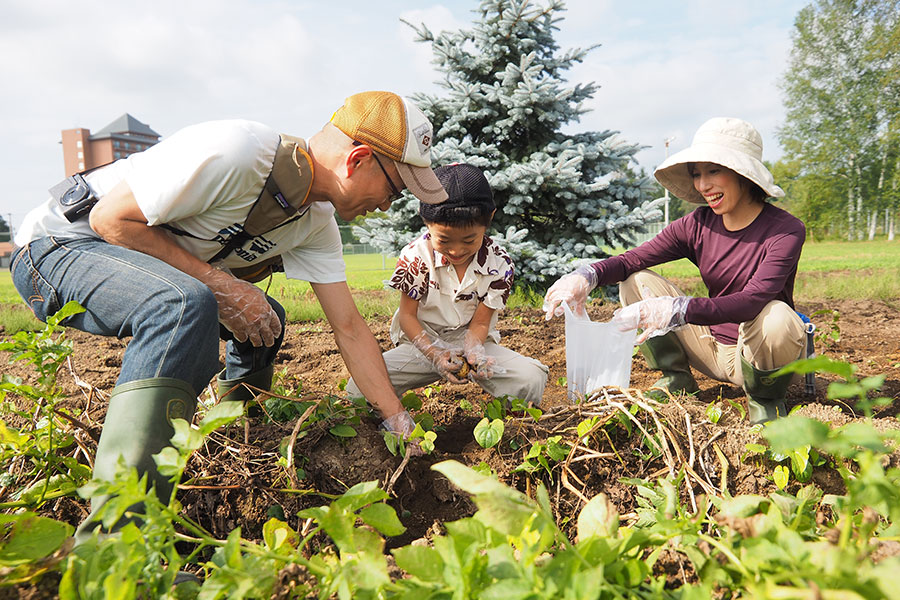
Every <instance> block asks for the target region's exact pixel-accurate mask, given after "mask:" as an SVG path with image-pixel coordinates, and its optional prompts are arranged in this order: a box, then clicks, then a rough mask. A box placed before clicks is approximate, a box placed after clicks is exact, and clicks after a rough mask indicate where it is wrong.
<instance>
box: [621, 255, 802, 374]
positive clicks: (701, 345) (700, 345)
mask: <svg viewBox="0 0 900 600" xmlns="http://www.w3.org/2000/svg"><path fill="white" fill-rule="evenodd" d="M645 288H646V292H645V291H644V290H645ZM645 294H646V295H645ZM684 295H685V294H684V292H682V291H681V290H679V289H678V288H677V287H676V286H674V285H673V284H672V283H671V282H669V281H668V280H667V279H665V278H664V277H661V276H659V275H657V274H656V273H654V272H652V271H646V270H645V271H638V272H637V273H634V274H633V275H631V276H630V277H629V278H628V279H626V280H625V281H623V282H622V283H620V284H619V296H620V298H621V299H622V305H623V306H628V305H629V304H633V303H635V302H638V301H640V300H643V299H644V298H647V297H659V296H684ZM673 333H674V334H675V335H676V336H677V337H678V341H680V342H681V345H682V347H683V348H684V350H685V352H686V353H687V356H688V361H689V362H690V365H691V366H692V367H693V368H695V369H697V370H698V371H700V372H701V373H703V374H704V375H706V376H707V377H710V378H712V379H715V380H717V381H724V382H728V383H731V384H733V385H743V384H744V375H743V373H742V372H741V361H740V359H739V357H740V356H743V357H744V358H745V359H746V360H747V362H749V363H750V364H751V365H753V366H754V367H755V368H757V369H759V370H763V371H769V370H772V369H778V368H781V367H783V366H785V365H786V364H788V363H790V362H793V361H795V360H797V359H798V358H802V357H803V355H804V351H805V349H806V326H805V325H804V323H803V320H802V319H800V317H799V316H798V315H797V313H796V312H794V309H792V308H791V307H790V306H788V305H787V304H785V303H784V302H781V301H778V300H773V301H772V302H769V303H768V304H767V305H766V306H765V307H764V308H763V309H762V311H761V312H760V313H759V314H758V315H757V316H756V318H755V319H752V320H750V321H746V322H744V323H741V324H740V327H739V328H738V339H737V344H735V345H729V344H722V343H720V342H718V341H716V339H715V338H714V337H713V336H712V333H711V332H710V330H709V327H707V326H705V325H685V326H684V327H682V328H680V329H677V330H675V331H674V332H673ZM798 377H799V376H798ZM795 379H796V378H795Z"/></svg>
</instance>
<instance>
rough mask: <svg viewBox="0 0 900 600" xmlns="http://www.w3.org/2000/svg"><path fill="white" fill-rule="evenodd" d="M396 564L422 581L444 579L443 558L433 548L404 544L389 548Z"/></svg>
mask: <svg viewBox="0 0 900 600" xmlns="http://www.w3.org/2000/svg"><path fill="white" fill-rule="evenodd" d="M391 553H392V554H393V555H394V558H395V559H396V560H397V566H398V567H400V568H401V569H403V570H404V571H406V572H407V573H409V574H410V575H412V576H413V577H418V578H419V579H421V580H422V581H434V582H438V583H440V582H442V581H443V580H444V559H442V558H441V555H440V553H439V552H438V551H437V550H435V549H434V548H429V547H427V546H404V547H402V548H395V549H394V550H391Z"/></svg>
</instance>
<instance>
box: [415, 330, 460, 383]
mask: <svg viewBox="0 0 900 600" xmlns="http://www.w3.org/2000/svg"><path fill="white" fill-rule="evenodd" d="M412 343H413V346H415V347H416V349H417V350H418V351H419V352H421V353H422V354H424V355H425V357H426V358H427V359H428V360H430V361H431V363H432V364H433V365H434V368H435V369H437V372H438V373H440V374H441V377H443V378H444V379H446V380H447V381H449V382H450V383H466V379H465V378H464V377H463V378H460V377H459V376H457V373H458V372H459V370H460V369H461V368H462V366H463V363H464V362H465V361H464V360H463V357H462V352H461V351H460V350H459V348H451V347H450V345H449V344H447V343H446V342H444V341H443V340H439V339H438V340H432V339H431V337H430V336H429V335H428V334H427V333H425V332H424V331H423V332H422V333H420V334H419V335H417V336H416V338H415V339H414V340H413V341H412Z"/></svg>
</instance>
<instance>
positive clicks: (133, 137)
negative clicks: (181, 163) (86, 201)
mask: <svg viewBox="0 0 900 600" xmlns="http://www.w3.org/2000/svg"><path fill="white" fill-rule="evenodd" d="M158 141H159V134H158V133H156V132H155V131H153V130H152V129H150V127H148V126H147V125H145V124H144V123H141V122H140V121H138V120H137V119H135V118H134V117H132V116H131V115H129V114H128V113H125V114H124V115H122V116H121V117H119V118H118V119H116V120H115V121H113V122H112V123H110V124H109V125H107V126H106V127H104V128H103V129H101V130H100V131H98V132H97V133H94V134H91V130H90V129H84V128H78V129H64V130H63V131H62V147H63V161H64V163H65V168H66V176H69V175H72V174H73V173H78V172H80V171H84V170H86V169H92V168H94V167H99V166H101V165H105V164H107V163H111V162H113V161H115V160H118V159H120V158H125V157H126V156H128V155H129V154H134V153H135V152H140V151H142V150H146V149H147V148H149V147H150V146H152V145H154V144H156V143H157V142H158Z"/></svg>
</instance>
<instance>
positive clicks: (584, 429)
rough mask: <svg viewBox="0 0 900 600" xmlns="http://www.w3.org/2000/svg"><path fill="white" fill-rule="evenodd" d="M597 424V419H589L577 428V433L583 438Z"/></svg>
mask: <svg viewBox="0 0 900 600" xmlns="http://www.w3.org/2000/svg"><path fill="white" fill-rule="evenodd" d="M596 424H597V417H589V418H587V419H584V420H583V421H581V422H580V423H579V424H578V426H577V427H576V428H575V433H576V434H577V435H578V437H580V438H583V437H584V436H586V435H587V434H588V432H589V431H590V430H591V429H593V428H594V425H596Z"/></svg>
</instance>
